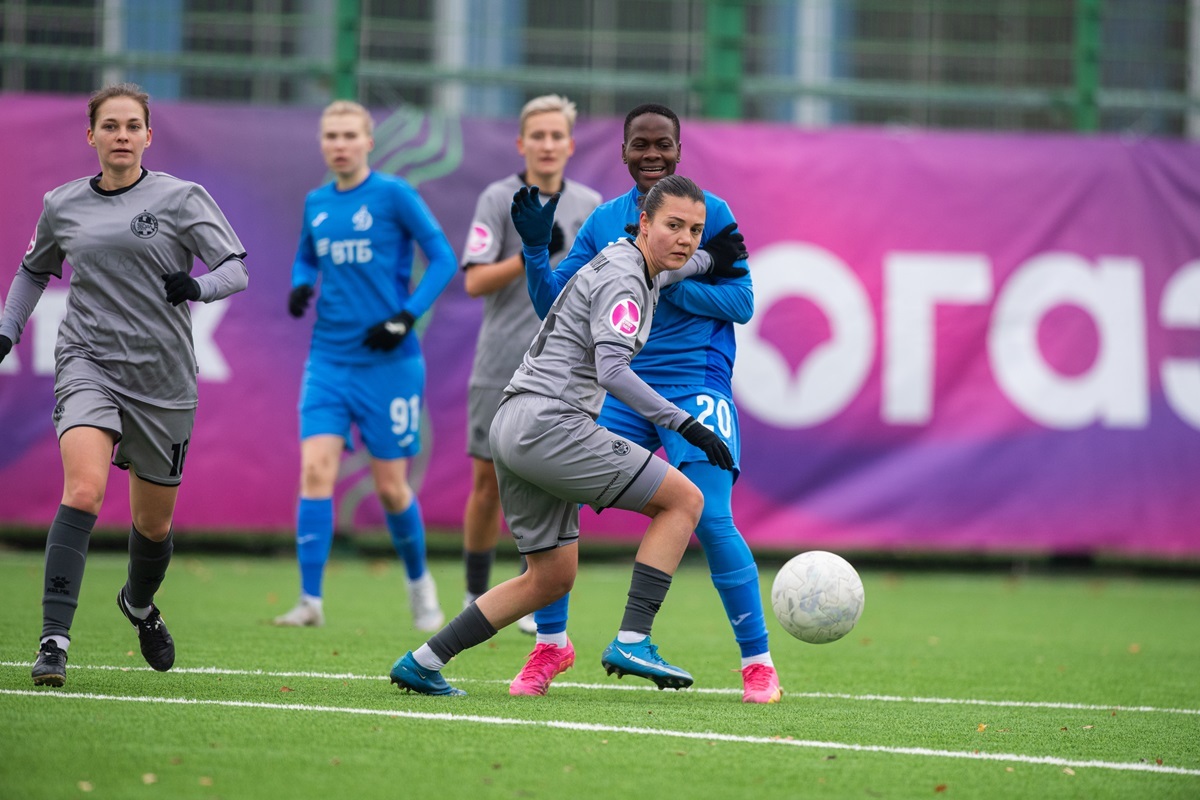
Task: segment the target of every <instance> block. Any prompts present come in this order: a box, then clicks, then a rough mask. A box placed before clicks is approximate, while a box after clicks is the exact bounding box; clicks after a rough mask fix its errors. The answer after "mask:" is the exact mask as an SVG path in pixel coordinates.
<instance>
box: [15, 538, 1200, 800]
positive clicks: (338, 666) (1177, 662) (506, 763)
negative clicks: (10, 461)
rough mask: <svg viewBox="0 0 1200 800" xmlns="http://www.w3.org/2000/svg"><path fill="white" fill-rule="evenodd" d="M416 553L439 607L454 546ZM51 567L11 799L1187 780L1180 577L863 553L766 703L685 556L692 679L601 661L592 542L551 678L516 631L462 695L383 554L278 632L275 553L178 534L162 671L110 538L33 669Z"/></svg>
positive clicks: (1198, 739)
mask: <svg viewBox="0 0 1200 800" xmlns="http://www.w3.org/2000/svg"><path fill="white" fill-rule="evenodd" d="M510 562H511V559H508V560H504V559H502V560H501V561H500V562H499V563H498V564H497V566H496V570H495V573H494V574H495V575H496V576H497V577H507V575H508V574H511V571H512V569H513V565H512V564H511V563H510ZM432 568H433V570H434V575H435V577H436V578H437V580H438V582H439V588H440V595H441V599H442V603H443V606H444V607H445V609H446V610H447V612H449V613H454V611H456V610H457V609H458V608H459V606H460V604H461V597H462V588H461V587H462V578H461V566H460V563H459V561H457V560H456V559H441V560H436V561H434V562H433V564H432ZM41 572H42V557H41V554H40V553H31V552H15V551H10V550H0V608H2V609H3V611H0V754H2V757H0V797H4V798H10V797H11V798H22V799H27V800H34V799H36V798H56V799H58V798H75V797H79V798H97V800H98V799H99V798H323V799H328V798H341V797H354V798H375V797H401V796H403V797H425V798H438V799H439V800H440V799H441V798H460V797H461V798H475V797H480V798H570V797H633V798H670V797H678V798H681V800H682V798H687V799H688V800H692V799H693V798H756V799H757V798H800V797H805V798H807V797H812V798H842V797H846V798H872V797H885V798H910V797H912V798H938V797H960V798H965V797H1079V798H1105V797H1112V798H1127V797H1155V798H1156V799H1157V800H1162V799H1163V798H1194V797H1200V679H1198V676H1200V670H1198V667H1197V665H1198V664H1200V635H1197V634H1200V582H1198V581H1196V580H1195V579H1194V578H1187V577H1183V578H1179V577H1172V578H1158V579H1154V578H1141V577H1107V576H1099V575H1093V576H1090V577H1089V576H1082V577H1081V576H1077V575H1070V576H1061V575H1060V576H1053V575H1050V576H1038V575H1033V576H1024V577H1014V576H1010V575H1004V574H995V573H953V572H940V573H922V572H885V571H872V570H863V571H862V576H863V582H864V585H865V587H866V610H865V612H864V614H863V617H862V620H861V621H860V622H859V624H858V626H857V627H856V628H855V629H854V630H853V631H852V632H851V633H850V634H849V635H848V636H847V637H846V638H845V639H843V640H841V641H839V642H835V643H832V644H828V645H821V646H814V645H808V644H804V643H802V642H799V641H796V640H794V639H792V638H790V637H789V636H787V634H785V633H784V632H783V631H782V629H781V628H780V627H779V625H778V623H777V622H776V621H775V620H774V617H773V616H770V612H769V611H768V615H769V619H768V624H769V627H770V630H771V643H772V652H773V654H774V658H775V662H776V666H777V667H778V669H779V672H780V675H781V678H782V681H783V686H784V690H785V695H784V699H783V702H782V703H780V704H778V705H774V706H768V707H761V706H746V705H743V704H742V703H741V702H740V699H741V695H740V676H739V675H738V673H737V672H736V670H737V667H738V653H737V649H736V646H735V645H734V643H733V638H732V635H731V634H730V631H729V625H728V622H727V620H726V619H725V616H724V614H723V613H722V611H721V608H720V603H719V600H718V599H717V596H716V592H715V591H714V590H713V588H712V586H711V584H710V582H709V579H708V576H707V572H706V570H705V569H704V568H703V564H702V562H701V561H700V559H698V558H693V557H689V559H688V560H687V561H686V562H685V565H684V567H683V568H681V570H680V572H679V574H678V575H677V576H676V579H675V582H674V586H673V587H672V589H671V593H670V595H669V596H668V598H667V603H666V605H665V606H664V607H663V611H662V613H661V614H660V615H659V618H658V621H657V623H656V625H655V631H654V639H655V642H656V643H657V644H658V645H659V647H660V648H661V651H662V653H663V655H664V656H665V657H666V658H667V659H668V660H670V661H672V662H673V663H677V664H679V665H680V666H683V667H685V668H686V669H688V670H690V671H691V672H692V673H693V674H694V675H695V677H696V686H695V687H694V688H693V689H692V690H688V691H684V692H671V691H665V692H660V691H657V690H655V689H654V688H653V686H651V685H650V684H648V683H645V682H639V681H637V680H636V679H633V678H626V679H624V680H620V681H618V680H617V679H616V678H610V677H608V676H606V675H605V674H604V671H603V670H602V669H601V667H600V652H601V650H602V649H603V647H604V645H605V644H607V643H608V641H609V640H611V638H612V636H613V635H614V633H615V631H616V627H617V624H618V623H619V621H620V616H621V611H622V608H623V605H624V594H625V591H626V589H627V587H628V579H629V567H628V565H627V564H625V563H613V562H611V561H609V562H604V563H588V562H585V563H584V564H583V565H582V567H581V570H580V575H579V580H578V583H577V585H576V590H575V592H574V594H573V595H572V600H573V603H572V620H571V626H570V633H571V637H572V640H573V641H574V643H575V646H576V649H577V651H578V662H577V664H576V666H575V668H574V669H572V670H570V671H568V672H567V673H565V674H564V675H562V676H560V677H559V678H558V680H557V681H556V682H555V684H554V686H553V687H552V688H551V691H550V694H549V695H548V696H546V697H542V698H511V697H509V696H508V692H507V687H508V681H509V680H511V678H512V677H513V675H515V674H516V672H517V670H518V669H519V668H520V666H521V665H522V663H523V662H524V657H525V655H526V654H527V653H528V651H529V650H530V648H531V647H532V638H531V637H528V636H525V635H523V634H521V633H520V632H519V631H517V630H516V629H515V628H510V629H506V630H503V631H501V632H500V633H499V634H498V635H497V636H496V637H495V638H494V639H492V640H491V641H490V642H488V643H487V644H485V645H482V646H480V647H477V648H475V649H473V650H470V651H467V652H466V653H464V654H462V655H460V656H459V657H458V658H456V659H455V660H454V661H453V662H452V663H451V664H450V665H449V666H448V667H447V668H446V670H445V674H446V676H447V678H448V679H449V680H450V681H451V682H452V683H454V684H456V685H458V686H461V687H462V688H464V689H466V690H467V691H468V693H469V694H468V696H467V697H465V698H431V697H421V696H416V695H408V694H404V693H402V692H400V691H398V690H397V689H396V688H395V687H393V686H391V685H390V684H389V683H388V681H387V679H386V675H387V672H388V669H389V668H390V667H391V664H392V662H393V661H394V660H395V659H396V658H397V657H398V656H400V655H402V654H403V653H404V652H405V651H406V650H409V649H412V648H414V647H416V646H417V645H419V644H420V643H421V642H422V641H424V638H425V637H424V636H422V635H421V634H419V633H417V632H416V631H414V630H413V629H412V627H411V622H410V618H409V614H408V610H407V602H406V598H405V593H404V586H403V571H402V569H401V567H400V565H399V563H398V562H397V561H395V560H388V559H369V558H337V557H336V556H335V560H334V561H333V562H332V563H331V566H330V569H329V572H328V574H327V577H326V615H327V624H326V626H325V627H324V628H321V629H302V630H294V629H278V628H274V627H272V626H271V625H270V624H269V620H270V618H271V617H272V616H274V615H276V614H278V613H281V612H282V611H285V610H287V608H289V607H290V606H291V603H292V602H293V600H294V598H295V592H296V585H297V577H296V568H295V565H294V563H293V561H292V560H291V559H287V558H258V557H252V556H236V557H235V556H218V555H189V554H188V552H187V545H186V543H184V544H183V545H182V546H181V547H179V549H178V550H177V555H176V558H175V561H174V563H173V564H172V567H171V571H170V573H169V574H168V577H167V582H166V584H165V585H164V587H163V589H162V591H161V592H160V593H159V596H158V601H159V605H160V606H161V608H162V610H163V616H164V619H166V621H167V623H168V625H169V626H170V628H171V631H172V634H173V635H174V637H175V640H176V647H177V653H178V657H177V660H176V664H175V669H174V670H172V671H171V672H168V673H156V672H152V671H150V670H149V668H147V667H146V666H145V664H144V662H143V661H142V659H141V656H140V654H139V653H138V650H137V641H136V636H135V633H134V631H133V629H132V628H131V627H130V626H129V625H128V623H126V622H125V620H124V619H123V618H122V617H121V616H120V614H119V613H118V611H117V609H116V606H115V603H114V599H113V598H114V596H115V595H116V592H117V589H118V587H119V586H120V585H121V583H122V581H123V580H124V572H125V560H124V558H123V557H122V556H120V555H117V554H113V553H103V552H97V553H94V554H93V555H92V557H91V558H90V559H89V562H88V568H87V574H86V576H85V579H84V585H83V596H82V598H81V603H80V608H79V612H78V614H77V616H76V618H75V626H74V630H73V632H72V633H73V639H72V645H71V650H70V662H69V666H68V670H67V684H66V686H65V687H63V688H62V689H45V688H35V687H34V686H33V685H32V683H31V681H30V678H29V667H30V665H31V663H32V660H33V658H34V652H35V649H36V646H37V636H38V632H39V626H40V605H39V604H40V598H41V590H40V586H41ZM763 572H764V574H763V575H762V588H763V595H764V598H765V597H766V596H767V595H768V593H769V587H770V582H771V579H772V577H773V570H772V569H764V570H763Z"/></svg>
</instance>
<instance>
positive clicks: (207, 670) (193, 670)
mask: <svg viewBox="0 0 1200 800" xmlns="http://www.w3.org/2000/svg"><path fill="white" fill-rule="evenodd" d="M32 666H33V662H32V661H0V667H32ZM68 669H70V670H72V671H74V670H77V669H78V670H101V671H115V672H152V670H151V669H150V667H117V666H110V665H106V664H79V665H69V666H68ZM171 674H172V675H244V676H248V677H264V678H315V679H318V680H339V681H347V680H348V681H386V680H388V677H387V676H386V675H359V674H356V673H353V672H273V671H269V670H261V669H226V668H224V667H179V668H175V669H172V670H171ZM446 678H447V679H448V680H450V681H451V682H453V683H466V684H472V683H473V684H489V683H490V684H500V683H503V684H507V683H508V681H501V680H483V679H476V678H463V677H458V676H455V675H447V676H446ZM554 686H555V687H556V688H564V689H587V690H591V691H637V692H641V691H647V692H654V691H659V690H658V688H657V687H655V686H651V685H649V684H643V683H635V684H626V683H576V682H572V681H562V680H557V681H555V682H554ZM683 691H684V692H689V693H696V694H729V695H736V694H741V692H742V690H741V689H722V688H712V687H699V688H697V687H693V688H691V689H684V690H683ZM786 694H787V696H788V697H807V698H816V699H820V698H828V699H833V700H855V701H867V702H879V703H917V704H920V703H925V704H929V705H948V706H956V705H959V706H988V707H997V708H1058V709H1067V710H1076V711H1123V712H1141V713H1147V714H1189V715H1195V716H1200V708H1158V707H1155V706H1123V705H1097V704H1092V703H1060V702H1050V701H1034V700H981V699H976V698H956V697H905V696H902V695H890V694H842V693H839V692H786Z"/></svg>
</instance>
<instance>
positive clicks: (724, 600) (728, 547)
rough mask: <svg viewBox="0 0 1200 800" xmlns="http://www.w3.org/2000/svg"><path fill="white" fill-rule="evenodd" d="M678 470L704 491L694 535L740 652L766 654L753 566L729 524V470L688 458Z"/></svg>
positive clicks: (739, 536)
mask: <svg viewBox="0 0 1200 800" xmlns="http://www.w3.org/2000/svg"><path fill="white" fill-rule="evenodd" d="M681 469H682V472H683V474H684V475H686V476H687V477H688V478H689V479H690V480H691V481H692V483H694V484H696V486H697V488H699V489H700V491H701V492H703V493H704V511H703V512H702V513H701V514H700V524H699V525H697V526H696V538H697V539H699V540H700V544H701V545H702V546H703V547H704V556H705V558H707V559H708V569H709V572H711V573H712V582H713V585H714V586H715V587H717V593H718V594H719V595H720V596H721V604H722V605H724V606H725V614H726V616H728V617H729V624H730V625H731V626H732V627H733V637H734V639H736V640H737V643H738V647H739V648H740V649H741V651H742V657H743V658H748V657H750V656H757V655H761V654H763V653H766V652H768V650H769V648H768V646H767V622H766V618H765V617H764V616H763V604H762V593H761V591H760V589H759V584H758V566H757V565H756V564H755V563H754V555H753V553H751V552H750V547H749V545H747V544H746V540H745V539H744V538H742V534H741V532H740V531H739V530H738V529H737V527H736V526H735V525H734V524H733V511H732V510H731V509H730V497H731V496H732V494H733V473H731V472H729V471H727V470H723V469H720V468H719V467H716V466H714V465H712V464H708V463H706V462H691V463H688V464H684V465H683V466H682V467H681Z"/></svg>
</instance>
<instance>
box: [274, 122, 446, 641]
mask: <svg viewBox="0 0 1200 800" xmlns="http://www.w3.org/2000/svg"><path fill="white" fill-rule="evenodd" d="M372 134H373V124H372V120H371V116H370V114H369V113H368V112H367V110H366V109H365V108H363V107H362V106H361V105H359V104H358V103H353V102H350V101H337V102H334V103H332V104H330V105H329V106H328V107H327V108H326V109H325V111H324V113H323V114H322V116H321V153H322V155H323V156H324V157H325V163H326V164H327V165H328V166H329V169H330V170H331V171H332V172H333V174H334V178H335V179H334V181H333V182H332V183H329V184H326V185H325V186H322V187H320V188H319V189H315V190H313V191H312V192H310V193H309V195H308V197H307V198H306V199H305V202H304V229H303V231H302V232H301V234H300V245H299V247H298V248H297V250H296V258H295V261H294V263H293V265H292V290H291V294H290V296H289V298H288V311H289V312H290V313H291V315H292V316H294V317H300V316H303V314H304V311H305V309H306V308H307V307H308V304H309V301H310V300H311V299H312V297H313V294H314V292H315V290H316V286H317V279H318V276H319V277H320V293H319V294H318V295H317V304H316V316H317V321H316V324H315V325H314V327H313V336H312V346H311V350H310V352H309V358H308V363H307V364H306V365H305V369H304V381H303V384H302V387H301V394H300V454H301V487H300V503H299V508H298V511H297V515H296V516H297V521H296V555H297V559H298V560H299V562H300V582H301V594H300V601H299V602H298V603H297V605H296V607H295V608H293V609H292V610H291V611H289V612H288V613H286V614H283V615H282V616H279V617H276V618H275V624H276V625H285V626H304V625H321V624H323V623H324V620H325V615H324V609H323V606H322V586H321V584H322V578H323V576H324V571H325V563H326V562H327V561H328V560H329V550H330V545H331V543H332V541H333V520H334V513H333V512H334V509H333V489H334V484H335V482H336V480H337V471H338V464H339V462H340V459H341V454H342V451H343V450H349V449H352V448H353V446H354V445H353V442H352V440H351V438H350V428H351V426H352V425H353V426H356V427H357V428H358V431H359V435H360V436H361V438H362V441H363V444H364V445H365V446H366V448H367V452H368V453H370V455H371V476H372V478H373V479H374V481H375V490H376V492H377V494H378V495H379V500H380V502H381V503H382V504H383V509H384V511H385V513H386V517H387V527H388V532H389V533H390V534H391V537H392V543H393V544H394V545H395V547H396V552H397V553H398V554H399V555H400V557H401V558H402V559H403V560H404V567H405V572H406V573H407V576H408V583H407V585H408V593H409V601H410V603H411V606H412V614H413V624H414V626H415V627H416V628H417V629H418V630H422V631H432V630H437V629H438V628H440V627H441V625H442V622H443V620H444V615H443V614H442V610H441V606H440V604H439V603H438V597H437V587H436V586H435V584H434V582H433V576H431V575H430V574H429V571H428V570H427V569H426V565H425V523H424V521H423V519H422V517H421V507H420V505H418V503H417V497H416V494H415V493H414V492H413V489H412V487H411V486H410V485H409V483H408V459H410V458H412V457H413V456H415V455H416V454H417V453H418V452H419V451H420V445H421V435H420V419H421V405H422V398H423V396H424V389H425V360H424V357H423V356H422V355H421V346H420V343H419V342H418V341H417V336H416V335H415V334H414V333H413V327H414V326H415V324H416V320H417V318H418V317H420V316H421V315H422V314H424V313H425V312H426V311H428V310H429V308H430V307H431V306H432V305H433V302H434V300H436V299H437V297H438V295H439V294H441V292H442V290H443V289H445V288H446V286H447V285H448V284H449V283H450V280H451V279H452V278H453V277H454V273H455V271H456V270H457V266H458V265H457V261H456V259H455V256H454V251H453V250H452V249H451V248H450V243H449V242H448V241H447V240H446V235H445V234H444V233H443V232H442V228H441V226H440V225H439V224H438V222H437V220H435V219H434V217H433V215H432V214H431V213H430V212H429V208H428V207H427V206H426V205H425V203H424V201H423V200H422V199H421V197H420V195H418V194H417V192H416V191H415V190H414V189H413V188H412V187H411V186H409V185H408V184H407V183H406V182H404V181H403V180H401V179H400V178H396V177H393V176H390V175H382V174H380V173H377V172H372V171H371V169H370V167H369V166H368V161H367V158H368V155H369V154H370V152H371V150H372V148H373V147H374V144H375V142H374V139H373V136H372ZM414 243H415V244H417V245H418V246H420V248H421V250H422V251H423V252H424V254H425V256H426V258H427V259H428V261H429V266H428V268H427V269H426V271H425V274H424V276H423V277H422V279H421V281H420V283H419V284H418V285H417V287H416V288H415V290H410V283H411V279H412V271H413V244H414Z"/></svg>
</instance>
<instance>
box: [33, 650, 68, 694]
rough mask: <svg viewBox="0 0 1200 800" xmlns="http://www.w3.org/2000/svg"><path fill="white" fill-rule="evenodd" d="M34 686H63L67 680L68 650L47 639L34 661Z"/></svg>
mask: <svg viewBox="0 0 1200 800" xmlns="http://www.w3.org/2000/svg"><path fill="white" fill-rule="evenodd" d="M30 674H31V675H32V676H33V685H34V686H62V685H63V684H64V683H66V682H67V651H66V650H63V649H62V648H61V647H59V646H58V645H56V644H55V643H54V642H53V641H51V640H49V639H47V640H46V641H44V642H42V646H41V648H39V649H38V656H37V661H34V662H33V670H32V671H31V672H30Z"/></svg>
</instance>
